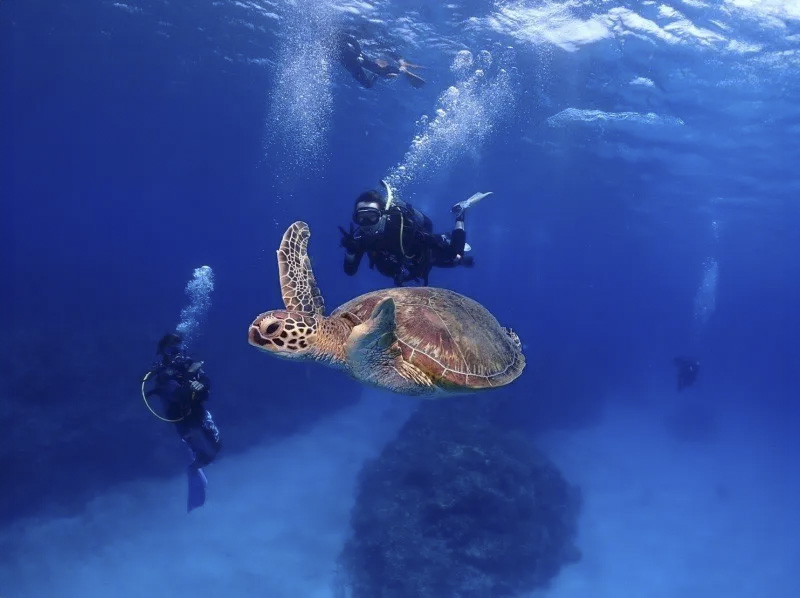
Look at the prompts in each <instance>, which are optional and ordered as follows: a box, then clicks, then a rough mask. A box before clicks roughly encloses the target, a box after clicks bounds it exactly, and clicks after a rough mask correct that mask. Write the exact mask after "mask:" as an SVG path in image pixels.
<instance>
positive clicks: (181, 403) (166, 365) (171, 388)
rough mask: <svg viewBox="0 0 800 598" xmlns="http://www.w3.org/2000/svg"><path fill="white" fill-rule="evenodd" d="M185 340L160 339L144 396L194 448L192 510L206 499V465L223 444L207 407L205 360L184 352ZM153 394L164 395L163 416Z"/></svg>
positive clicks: (208, 385) (190, 471) (189, 504)
mask: <svg viewBox="0 0 800 598" xmlns="http://www.w3.org/2000/svg"><path fill="white" fill-rule="evenodd" d="M182 342H183V338H182V337H181V336H180V335H179V334H175V333H170V334H166V335H164V337H162V338H161V340H160V341H159V342H158V348H157V350H156V353H157V354H158V355H159V356H160V360H159V361H157V362H156V363H155V364H154V365H153V369H152V370H150V371H149V372H148V373H147V374H146V375H145V377H144V381H143V382H142V396H143V398H144V400H145V403H146V404H147V407H148V409H150V411H151V412H153V414H154V415H156V417H158V418H159V419H161V420H163V421H167V422H170V423H174V424H175V429H176V431H177V432H178V435H179V436H180V437H181V439H182V440H183V441H184V442H185V443H186V445H187V447H188V448H189V450H190V452H191V458H192V462H191V463H190V464H189V467H188V469H187V474H188V478H189V493H188V499H187V511H191V510H192V509H195V508H197V507H201V506H203V504H204V503H205V499H206V486H207V484H208V480H207V478H206V475H205V472H204V471H203V467H205V466H206V465H208V464H210V463H211V462H212V461H213V460H214V459H215V458H216V456H217V453H218V452H219V450H220V447H221V444H220V440H219V430H218V429H217V426H216V424H214V420H213V419H212V418H211V413H209V411H208V409H206V407H205V402H206V401H207V400H208V395H209V390H210V389H211V380H210V379H209V377H208V376H207V375H206V374H205V372H204V371H203V369H202V366H203V362H202V361H195V360H194V359H192V358H191V357H190V356H188V355H187V354H186V353H184V351H183V349H182ZM149 380H152V381H153V382H154V386H153V387H152V388H151V389H150V390H148V391H145V390H144V388H145V383H146V382H147V381H149ZM153 395H155V396H158V397H159V398H160V399H161V402H162V407H163V416H162V415H159V414H158V413H156V412H155V411H154V410H153V408H152V407H151V406H150V403H149V402H148V399H149V398H150V397H152V396H153Z"/></svg>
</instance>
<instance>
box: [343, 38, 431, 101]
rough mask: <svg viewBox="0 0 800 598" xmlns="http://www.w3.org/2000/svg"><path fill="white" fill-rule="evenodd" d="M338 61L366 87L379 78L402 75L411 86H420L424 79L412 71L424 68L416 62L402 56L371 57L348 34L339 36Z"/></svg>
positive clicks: (369, 86)
mask: <svg viewBox="0 0 800 598" xmlns="http://www.w3.org/2000/svg"><path fill="white" fill-rule="evenodd" d="M338 52H339V61H340V62H341V63H342V65H344V67H345V68H346V69H347V71H348V72H349V73H350V74H351V75H352V76H353V78H354V79H355V80H356V81H358V82H359V83H360V84H361V86H362V87H366V88H367V89H369V88H371V87H372V86H373V85H375V82H376V81H377V80H378V79H379V78H383V79H393V78H395V77H398V76H400V75H404V76H405V77H406V80H407V81H408V82H409V83H410V84H411V86H412V87H416V88H419V87H422V86H423V85H425V80H424V79H423V78H422V77H420V76H419V75H417V74H416V73H414V72H412V69H421V68H424V67H422V66H420V65H418V64H412V63H410V62H406V61H405V60H403V59H402V58H371V57H369V56H367V55H366V54H364V52H363V51H362V49H361V44H359V43H358V40H357V39H356V38H355V37H354V36H352V35H350V34H342V35H341V36H340V37H339V48H338Z"/></svg>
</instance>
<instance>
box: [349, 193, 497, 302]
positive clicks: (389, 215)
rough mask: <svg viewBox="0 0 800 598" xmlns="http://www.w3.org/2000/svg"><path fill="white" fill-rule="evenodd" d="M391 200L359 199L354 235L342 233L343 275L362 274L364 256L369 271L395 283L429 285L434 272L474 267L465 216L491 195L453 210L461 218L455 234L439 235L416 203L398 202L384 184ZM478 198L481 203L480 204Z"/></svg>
mask: <svg viewBox="0 0 800 598" xmlns="http://www.w3.org/2000/svg"><path fill="white" fill-rule="evenodd" d="M381 183H382V184H383V185H384V187H385V189H386V191H387V195H386V197H384V196H383V195H381V193H379V192H378V191H375V190H371V191H365V192H364V193H362V194H361V195H359V196H358V198H356V202H355V207H354V210H353V222H354V223H355V224H356V228H353V225H352V224H351V225H350V231H349V232H348V231H345V230H344V229H343V228H341V227H339V230H340V231H341V232H342V240H341V243H340V245H341V246H342V247H344V248H345V257H344V271H345V273H346V274H348V275H350V276H352V275H354V274H355V273H356V272H357V271H358V267H359V265H360V263H361V259H362V258H363V256H364V254H366V255H367V257H368V259H369V265H370V268H376V269H377V270H378V271H379V272H380V273H381V274H383V275H384V276H388V277H389V278H391V279H392V280H393V281H394V284H395V286H402V285H403V284H404V283H406V282H416V283H421V284H423V285H427V284H428V277H429V275H430V271H431V269H432V268H433V267H434V266H436V267H440V268H452V267H455V266H467V267H470V266H472V265H473V263H474V262H473V259H472V257H470V256H465V255H464V253H465V252H466V250H467V248H466V240H467V233H466V231H465V229H464V215H465V213H466V210H467V208H469V207H470V205H472V203H475V202H476V201H479V200H480V199H482V198H483V197H486V196H487V195H488V194H485V193H479V194H475V195H474V196H472V197H471V198H470V199H469V200H466V201H463V202H460V203H458V204H456V205H455V206H453V213H454V214H455V216H456V222H455V226H454V228H453V231H452V232H451V233H444V234H435V233H434V232H433V223H432V222H431V219H430V218H428V216H426V215H425V214H423V213H422V212H420V211H419V210H417V209H415V208H414V207H413V206H411V204H408V203H405V202H403V201H401V200H399V199H393V198H392V194H391V188H390V187H389V186H388V185H387V184H386V183H385V182H384V181H381ZM475 198H478V199H475Z"/></svg>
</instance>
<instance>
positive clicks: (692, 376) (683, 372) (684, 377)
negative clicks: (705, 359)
mask: <svg viewBox="0 0 800 598" xmlns="http://www.w3.org/2000/svg"><path fill="white" fill-rule="evenodd" d="M672 362H673V363H674V364H675V366H676V367H677V368H678V390H679V391H680V390H683V389H684V388H687V387H689V386H691V385H692V384H694V382H695V380H697V373H698V371H699V370H700V362H699V361H696V360H694V359H686V358H685V357H676V358H675V359H673V360H672Z"/></svg>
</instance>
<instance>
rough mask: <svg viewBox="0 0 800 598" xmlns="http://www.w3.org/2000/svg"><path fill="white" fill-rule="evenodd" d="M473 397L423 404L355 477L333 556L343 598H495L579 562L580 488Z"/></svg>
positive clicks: (533, 584)
mask: <svg viewBox="0 0 800 598" xmlns="http://www.w3.org/2000/svg"><path fill="white" fill-rule="evenodd" d="M482 411H483V404H482V403H480V402H477V401H475V400H473V399H461V400H456V401H437V402H430V403H423V404H422V405H421V406H420V408H419V410H418V411H417V412H416V413H415V414H414V415H413V416H412V417H411V418H410V419H409V421H408V422H407V423H406V425H405V426H404V427H403V429H402V430H401V431H400V433H399V434H398V437H397V439H396V440H394V441H393V442H392V443H390V444H389V445H388V446H387V447H386V448H385V449H384V451H383V453H382V454H381V455H380V456H379V457H378V458H377V459H376V460H374V461H372V462H369V463H368V464H367V465H366V466H365V467H364V469H363V470H362V472H361V474H360V478H359V487H358V492H357V499H356V504H355V506H354V507H353V511H352V513H351V526H352V535H351V537H350V539H349V540H348V541H347V543H346V545H345V547H344V549H343V551H342V554H341V566H342V574H343V578H344V584H345V585H346V586H347V591H346V592H343V594H345V595H349V596H352V598H409V597H413V598H443V597H448V598H455V597H460V598H472V597H475V598H477V597H487V596H492V597H493V598H499V597H503V596H517V595H519V593H521V592H526V591H530V590H532V589H534V588H537V587H541V586H544V585H546V584H547V582H548V581H549V580H551V579H552V578H553V577H554V576H555V575H556V574H557V573H558V572H559V570H560V568H561V567H562V566H563V565H564V564H566V563H570V562H574V561H576V560H578V559H579V558H580V553H579V551H578V549H577V548H576V546H575V544H574V540H575V533H576V524H577V516H578V511H579V507H580V494H579V492H578V490H577V489H576V488H575V487H573V486H571V485H569V484H568V483H567V482H566V481H565V480H564V479H563V477H562V476H561V474H560V473H559V471H558V470H557V469H556V468H555V467H554V466H553V464H552V463H550V462H549V461H548V460H547V459H546V458H545V457H544V456H543V455H542V454H541V453H539V452H538V451H537V450H536V449H535V448H534V447H533V445H532V443H531V441H530V440H528V439H527V438H526V437H524V436H522V435H520V434H518V433H516V432H509V431H508V430H506V429H503V428H500V427H498V426H496V425H494V424H492V423H490V422H488V421H487V420H486V419H485V418H483V417H481V413H482Z"/></svg>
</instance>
